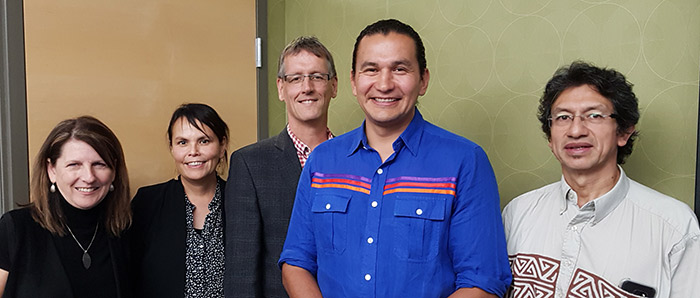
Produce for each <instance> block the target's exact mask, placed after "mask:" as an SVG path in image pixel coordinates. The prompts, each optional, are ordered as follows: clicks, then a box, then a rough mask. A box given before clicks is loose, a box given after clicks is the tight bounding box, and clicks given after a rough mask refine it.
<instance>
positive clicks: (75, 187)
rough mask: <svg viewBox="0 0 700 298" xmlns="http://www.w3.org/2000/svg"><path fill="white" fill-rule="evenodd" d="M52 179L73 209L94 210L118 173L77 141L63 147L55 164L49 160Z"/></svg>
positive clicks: (48, 168)
mask: <svg viewBox="0 0 700 298" xmlns="http://www.w3.org/2000/svg"><path fill="white" fill-rule="evenodd" d="M47 163H48V166H47V171H48V174H49V180H50V181H51V182H52V183H56V187H58V191H59V192H61V195H63V197H64V198H65V199H66V201H67V202H68V203H69V204H71V205H72V206H73V207H75V208H78V209H83V210H87V209H91V208H93V207H95V206H96V205H97V204H99V203H100V202H101V201H102V200H103V199H104V198H105V197H106V196H107V193H108V192H109V186H110V184H112V182H113V181H114V177H115V173H114V170H113V169H112V168H110V167H109V166H108V165H107V163H106V162H105V161H104V160H103V159H102V157H100V155H99V154H98V153H97V152H96V151H95V149H93V148H92V147H91V146H90V145H88V144H87V143H85V142H83V141H79V140H76V139H71V140H68V141H67V142H66V143H65V144H63V147H61V155H60V156H59V157H58V158H57V159H56V160H55V161H53V162H52V161H50V160H49V161H47Z"/></svg>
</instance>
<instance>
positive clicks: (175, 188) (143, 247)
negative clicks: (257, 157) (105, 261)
mask: <svg viewBox="0 0 700 298" xmlns="http://www.w3.org/2000/svg"><path fill="white" fill-rule="evenodd" d="M168 141H169V147H170V153H171V154H172V156H173V160H174V161H175V167H176V168H177V171H178V173H179V174H180V175H179V177H178V178H177V179H172V180H170V181H167V182H164V183H161V184H157V185H152V186H147V187H143V188H141V189H139V190H138V192H137V193H136V196H135V197H134V200H133V202H132V210H133V212H134V223H133V226H132V229H131V230H130V234H131V237H132V238H131V244H132V245H131V253H132V256H133V260H132V262H133V263H132V267H133V269H134V273H133V277H134V278H135V281H134V283H135V284H136V290H135V293H136V294H137V295H138V296H140V297H149V298H150V297H168V298H170V297H223V276H224V231H223V229H224V225H223V212H224V206H223V204H224V202H223V198H224V188H225V183H226V181H224V180H222V179H221V178H220V177H219V175H218V174H217V169H219V168H220V169H221V171H222V173H223V172H224V171H225V170H226V169H225V167H226V147H227V144H228V127H227V125H226V123H224V121H223V120H222V119H221V117H219V115H218V114H217V113H216V111H214V109H212V108H211V107H209V106H208V105H204V104H184V105H181V106H180V107H179V108H178V109H177V110H175V112H174V113H173V115H172V117H171V118H170V124H169V125H168Z"/></svg>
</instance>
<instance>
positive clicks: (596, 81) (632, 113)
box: [537, 61, 639, 164]
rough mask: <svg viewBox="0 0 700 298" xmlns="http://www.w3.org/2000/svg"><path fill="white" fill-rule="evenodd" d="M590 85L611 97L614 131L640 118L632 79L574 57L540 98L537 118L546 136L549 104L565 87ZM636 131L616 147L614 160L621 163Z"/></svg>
mask: <svg viewBox="0 0 700 298" xmlns="http://www.w3.org/2000/svg"><path fill="white" fill-rule="evenodd" d="M583 85H589V86H591V87H593V88H595V90H596V91H597V92H598V93H600V95H602V96H603V97H605V98H607V99H608V100H610V102H611V103H612V105H613V108H614V109H615V111H614V112H613V113H615V115H616V117H615V121H616V122H617V133H618V134H619V135H623V134H626V133H628V131H629V129H630V128H631V127H633V126H634V125H635V124H637V122H638V121H639V107H638V100H637V96H636V95H635V94H634V92H633V91H632V86H633V85H632V83H630V82H629V81H627V79H626V78H625V76H624V75H623V74H621V73H620V72H618V71H616V70H614V69H610V68H600V67H597V66H594V65H592V64H589V63H586V62H583V61H574V62H573V63H571V65H569V66H564V67H562V68H559V69H558V70H557V71H556V72H555V73H554V76H553V77H552V78H551V79H550V80H549V82H547V86H546V87H545V90H544V94H543V95H542V98H540V106H539V108H538V112H537V118H538V119H539V120H540V123H541V124H542V131H543V132H544V133H545V134H546V135H547V139H550V138H551V137H552V132H551V127H550V124H549V118H550V117H551V116H552V115H551V113H552V105H553V104H554V102H555V101H556V100H557V98H558V97H559V95H560V94H561V93H562V92H564V90H566V89H569V88H573V87H578V86H583ZM638 134H639V132H638V131H636V130H635V131H634V132H632V134H631V135H630V137H629V139H628V140H627V144H625V145H624V146H622V147H620V146H618V147H617V163H618V164H624V163H625V159H626V158H627V156H629V155H630V154H632V146H633V145H634V140H635V138H636V137H637V135H638Z"/></svg>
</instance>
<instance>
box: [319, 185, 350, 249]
mask: <svg viewBox="0 0 700 298" xmlns="http://www.w3.org/2000/svg"><path fill="white" fill-rule="evenodd" d="M349 204H350V196H341V195H317V196H316V197H314V202H313V204H312V206H311V212H313V221H314V234H315V236H316V247H318V248H319V250H318V252H319V253H335V254H341V253H343V251H345V246H346V244H347V239H348V233H347V227H348V218H347V216H348V215H347V210H348V205H349Z"/></svg>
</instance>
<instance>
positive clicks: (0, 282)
mask: <svg viewBox="0 0 700 298" xmlns="http://www.w3.org/2000/svg"><path fill="white" fill-rule="evenodd" d="M8 275H10V272H7V271H5V270H3V269H0V298H2V294H3V293H5V283H7V276H8Z"/></svg>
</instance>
